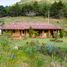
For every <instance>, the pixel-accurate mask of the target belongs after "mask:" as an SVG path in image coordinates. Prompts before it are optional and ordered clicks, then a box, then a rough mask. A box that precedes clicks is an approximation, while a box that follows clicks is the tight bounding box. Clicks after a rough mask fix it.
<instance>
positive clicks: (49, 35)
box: [48, 30, 51, 38]
mask: <svg viewBox="0 0 67 67" xmlns="http://www.w3.org/2000/svg"><path fill="white" fill-rule="evenodd" d="M50 37H51V32H50V30H48V38H50Z"/></svg>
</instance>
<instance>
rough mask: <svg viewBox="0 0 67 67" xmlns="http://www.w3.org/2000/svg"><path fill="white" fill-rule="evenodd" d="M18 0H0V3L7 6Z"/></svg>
mask: <svg viewBox="0 0 67 67" xmlns="http://www.w3.org/2000/svg"><path fill="white" fill-rule="evenodd" d="M19 1H20V0H0V5H3V6H9V5H12V4H14V3H16V2H19Z"/></svg>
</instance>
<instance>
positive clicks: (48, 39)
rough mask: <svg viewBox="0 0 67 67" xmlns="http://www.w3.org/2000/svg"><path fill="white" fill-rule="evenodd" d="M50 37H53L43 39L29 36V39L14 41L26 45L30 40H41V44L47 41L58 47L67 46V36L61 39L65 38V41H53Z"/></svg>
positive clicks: (18, 44) (16, 43)
mask: <svg viewBox="0 0 67 67" xmlns="http://www.w3.org/2000/svg"><path fill="white" fill-rule="evenodd" d="M50 39H51V38H44V39H41V38H28V39H25V40H23V39H21V40H13V42H14V43H15V45H17V46H22V45H25V44H26V42H30V41H31V40H32V41H39V42H40V43H41V44H42V43H45V44H46V43H52V44H54V45H55V46H57V47H63V48H67V38H62V39H60V40H63V42H51V41H50Z"/></svg>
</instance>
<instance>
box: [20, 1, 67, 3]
mask: <svg viewBox="0 0 67 67" xmlns="http://www.w3.org/2000/svg"><path fill="white" fill-rule="evenodd" d="M32 1H33V2H34V1H37V2H40V3H41V2H47V3H53V2H55V1H57V2H58V1H59V0H21V2H20V3H29V2H32ZM61 1H62V2H65V3H67V0H61Z"/></svg>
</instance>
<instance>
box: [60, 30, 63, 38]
mask: <svg viewBox="0 0 67 67" xmlns="http://www.w3.org/2000/svg"><path fill="white" fill-rule="evenodd" d="M63 35H64V31H63V30H61V31H60V37H61V38H63Z"/></svg>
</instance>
